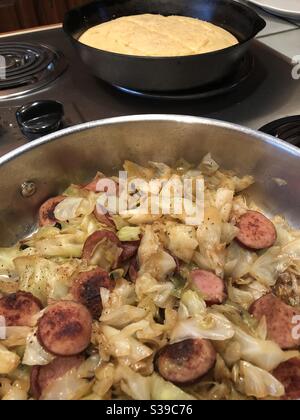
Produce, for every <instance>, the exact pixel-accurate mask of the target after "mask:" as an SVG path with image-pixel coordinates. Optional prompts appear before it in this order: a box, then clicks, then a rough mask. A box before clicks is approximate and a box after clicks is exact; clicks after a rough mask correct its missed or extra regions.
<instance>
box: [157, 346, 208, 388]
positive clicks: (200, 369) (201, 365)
mask: <svg viewBox="0 0 300 420" xmlns="http://www.w3.org/2000/svg"><path fill="white" fill-rule="evenodd" d="M215 362H216V351H215V349H214V348H213V346H212V344H211V342H210V341H208V340H201V339H190V340H185V341H181V342H180V343H175V344H170V345H167V346H166V347H164V348H163V349H161V350H160V351H159V353H158V356H157V359H156V368H157V370H158V372H159V373H160V375H161V376H162V377H163V378H164V379H166V380H167V381H170V382H173V383H174V384H176V385H189V384H193V383H195V382H197V381H198V380H199V379H201V378H202V377H203V376H204V375H205V374H206V373H207V372H208V371H209V370H210V369H211V368H212V367H213V366H214V365H215Z"/></svg>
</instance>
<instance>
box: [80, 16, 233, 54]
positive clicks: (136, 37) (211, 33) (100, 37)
mask: <svg viewBox="0 0 300 420" xmlns="http://www.w3.org/2000/svg"><path fill="white" fill-rule="evenodd" d="M79 40H80V42H82V43H83V44H86V45H88V46H90V47H94V48H97V49H100V50H104V51H110V52H115V53H120V54H128V55H140V56H147V57H172V56H185V55H194V54H203V53H207V52H211V51H217V50H221V49H224V48H227V47H230V46H233V45H236V44H237V43H238V40H237V39H236V38H235V37H234V36H233V35H232V34H231V33H230V32H228V31H226V30H225V29H222V28H220V27H218V26H216V25H213V24H212V23H209V22H205V21H202V20H198V19H194V18H190V17H183V16H167V17H165V16H161V15H152V14H145V15H136V16H125V17H121V18H118V19H115V20H112V21H109V22H106V23H102V24H100V25H97V26H95V27H93V28H90V29H88V30H87V31H86V32H85V33H84V34H83V35H82V36H81V37H80V39H79Z"/></svg>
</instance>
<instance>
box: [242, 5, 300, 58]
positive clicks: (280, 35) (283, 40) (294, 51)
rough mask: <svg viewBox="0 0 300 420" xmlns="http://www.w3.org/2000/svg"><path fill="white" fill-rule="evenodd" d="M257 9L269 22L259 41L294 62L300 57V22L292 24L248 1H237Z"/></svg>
mask: <svg viewBox="0 0 300 420" xmlns="http://www.w3.org/2000/svg"><path fill="white" fill-rule="evenodd" d="M236 1H239V2H240V3H244V4H247V5H248V6H250V7H252V8H253V9H255V10H256V11H257V12H258V13H259V14H260V15H261V17H262V18H263V19H265V21H266V22H267V26H266V28H265V29H264V30H263V31H262V32H261V33H260V34H259V35H258V37H257V38H258V39H259V40H260V41H261V42H262V43H264V44H266V45H268V46H269V47H271V48H273V49H275V50H276V51H278V52H279V53H281V54H283V55H285V56H286V57H288V58H289V59H291V60H293V59H295V57H297V56H298V61H299V56H300V21H299V22H292V21H288V20H285V19H283V18H280V17H277V16H274V15H271V14H269V13H267V12H265V11H264V10H262V9H260V8H258V7H255V6H253V5H252V4H250V3H248V2H247V1H246V0H236Z"/></svg>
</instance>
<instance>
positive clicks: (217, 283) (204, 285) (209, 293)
mask: <svg viewBox="0 0 300 420" xmlns="http://www.w3.org/2000/svg"><path fill="white" fill-rule="evenodd" d="M191 281H192V284H193V286H195V287H196V288H197V289H198V290H199V292H200V293H201V294H202V295H203V298H204V300H205V302H207V303H208V304H209V305H215V304H221V303H223V302H224V300H225V299H226V293H225V283H224V281H223V280H222V279H221V278H220V277H218V276H216V275H215V274H214V273H211V272H210V271H205V270H194V271H192V272H191Z"/></svg>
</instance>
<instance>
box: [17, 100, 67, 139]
mask: <svg viewBox="0 0 300 420" xmlns="http://www.w3.org/2000/svg"><path fill="white" fill-rule="evenodd" d="M63 117H64V107H63V105H62V104H61V103H60V102H56V101H36V102H32V103H29V104H26V105H23V106H22V107H21V108H19V109H18V110H17V112H16V118H17V122H18V124H19V126H20V128H21V131H22V133H23V134H24V136H25V137H26V138H27V139H28V140H30V141H31V140H35V139H37V138H39V137H42V136H45V135H46V134H50V133H53V132H55V131H57V130H60V129H61V128H63Z"/></svg>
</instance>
